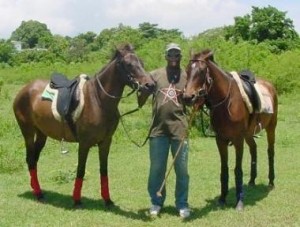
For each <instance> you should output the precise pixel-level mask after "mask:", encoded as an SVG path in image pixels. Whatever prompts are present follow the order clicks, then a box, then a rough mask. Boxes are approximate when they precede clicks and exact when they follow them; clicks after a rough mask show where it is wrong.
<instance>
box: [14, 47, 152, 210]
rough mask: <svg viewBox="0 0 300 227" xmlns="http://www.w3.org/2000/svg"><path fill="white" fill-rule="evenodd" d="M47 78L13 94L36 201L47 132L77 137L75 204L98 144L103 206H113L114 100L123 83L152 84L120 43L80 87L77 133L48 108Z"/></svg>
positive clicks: (138, 86)
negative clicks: (110, 161)
mask: <svg viewBox="0 0 300 227" xmlns="http://www.w3.org/2000/svg"><path fill="white" fill-rule="evenodd" d="M48 83H49V81H46V80H35V81H34V82H32V83H29V84H28V85H26V86H25V87H23V88H22V89H21V91H20V92H19V93H18V94H17V96H16V98H15V100H14V104H13V109H14V113H15V117H16V119H17V122H18V124H19V127H20V129H21V132H22V134H23V137H24V140H25V146H26V162H27V165H28V170H29V173H30V177H31V187H32V189H33V193H34V195H35V196H36V198H37V199H38V200H40V199H43V193H42V190H41V187H40V184H39V180H38V176H37V162H38V160H39V156H40V152H41V151H42V149H43V147H44V145H45V143H46V139H47V137H48V136H49V137H51V138H53V139H56V140H65V141H67V142H78V144H79V148H78V165H77V174H76V179H75V184H74V190H73V200H74V205H75V206H80V205H81V188H82V183H83V178H84V175H85V166H86V161H87V156H88V152H89V149H90V148H91V147H92V146H94V145H97V146H98V149H99V162H100V163H99V164H100V182H101V196H102V199H103V200H104V202H105V205H106V206H108V205H113V202H112V200H111V198H110V193H109V185H108V171H107V162H108V161H107V159H108V154H109V149H110V145H111V142H112V136H113V134H114V132H115V130H116V128H117V125H118V122H119V118H120V114H119V110H118V104H119V101H120V99H121V98H122V93H123V90H124V88H125V85H128V86H130V87H131V88H132V89H133V90H141V89H150V90H151V88H152V87H153V85H154V83H153V81H152V79H150V76H148V75H147V74H146V72H145V70H144V68H143V66H142V64H141V61H140V60H139V58H138V57H137V56H136V54H135V53H134V50H133V48H132V46H131V45H130V44H126V45H123V46H121V47H119V48H118V49H117V50H116V52H115V55H114V57H113V58H112V60H111V61H110V62H109V63H108V64H107V65H106V66H105V67H103V69H102V70H101V71H100V72H98V73H96V74H95V76H94V77H93V78H91V79H90V80H88V81H87V82H86V83H85V85H84V87H83V93H84V107H83V110H82V113H81V115H80V116H79V118H78V120H77V121H76V122H75V131H76V138H75V136H74V133H72V130H71V129H70V128H69V127H68V125H67V124H66V122H59V121H57V120H56V119H55V118H54V116H53V114H52V111H51V102H50V101H46V100H43V99H42V93H43V91H44V89H45V87H46V85H47V84H48Z"/></svg>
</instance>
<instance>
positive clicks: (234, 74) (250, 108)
mask: <svg viewBox="0 0 300 227" xmlns="http://www.w3.org/2000/svg"><path fill="white" fill-rule="evenodd" d="M230 74H231V75H232V76H233V78H234V80H235V81H236V83H237V85H238V87H239V89H240V92H241V95H242V98H243V100H244V102H245V104H246V106H247V109H248V110H249V113H252V112H253V106H252V103H251V102H250V99H249V97H248V95H247V94H246V92H245V90H244V87H243V84H242V81H241V78H240V76H239V74H238V73H237V72H230Z"/></svg>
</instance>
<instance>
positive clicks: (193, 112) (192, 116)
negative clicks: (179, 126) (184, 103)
mask: <svg viewBox="0 0 300 227" xmlns="http://www.w3.org/2000/svg"><path fill="white" fill-rule="evenodd" d="M195 113H196V108H193V110H192V113H191V116H190V118H189V120H188V131H189V129H190V128H191V125H192V122H193V119H194V117H195ZM184 141H185V136H183V137H182V139H181V141H180V144H179V146H178V148H177V151H176V153H175V155H174V157H173V160H172V163H171V165H170V167H169V169H168V172H167V174H166V176H165V178H164V181H163V182H162V184H161V186H160V188H159V190H158V191H157V192H156V195H157V196H158V197H162V193H161V192H162V190H163V188H164V187H165V185H166V182H167V179H168V177H169V175H170V172H171V170H172V168H173V166H174V163H175V161H176V158H177V156H178V154H179V152H180V151H181V147H182V145H183V143H184Z"/></svg>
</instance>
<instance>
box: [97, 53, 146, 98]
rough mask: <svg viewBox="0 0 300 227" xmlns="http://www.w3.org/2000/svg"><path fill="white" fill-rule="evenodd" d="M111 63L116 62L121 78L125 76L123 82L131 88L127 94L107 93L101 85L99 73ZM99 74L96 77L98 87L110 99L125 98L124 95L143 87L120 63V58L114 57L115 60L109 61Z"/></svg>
mask: <svg viewBox="0 0 300 227" xmlns="http://www.w3.org/2000/svg"><path fill="white" fill-rule="evenodd" d="M123 58H124V56H123ZM112 64H117V67H118V70H119V72H120V73H121V75H122V78H125V79H126V81H125V83H126V84H128V85H129V86H130V87H131V88H132V91H131V92H129V93H128V94H127V95H125V96H115V95H111V94H109V93H108V92H107V91H106V90H105V89H104V87H103V85H102V83H101V81H100V77H101V75H103V74H104V73H105V72H106V70H107V69H108V68H109V67H110V66H111V65H112ZM101 75H100V76H97V77H96V80H97V83H98V85H99V87H100V89H101V90H102V91H103V93H104V94H105V95H106V96H108V97H110V98H112V99H122V98H126V97H128V96H130V95H131V94H132V93H134V92H135V91H139V90H141V89H142V88H143V85H141V84H140V83H139V82H138V81H137V80H136V79H135V78H134V76H133V75H132V73H131V72H130V71H129V70H127V69H126V67H125V66H124V63H122V62H121V60H120V59H115V60H113V61H111V62H110V63H109V64H108V65H107V66H106V68H105V69H104V70H103V71H102V73H101Z"/></svg>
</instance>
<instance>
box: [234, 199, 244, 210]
mask: <svg viewBox="0 0 300 227" xmlns="http://www.w3.org/2000/svg"><path fill="white" fill-rule="evenodd" d="M235 209H236V210H237V211H243V210H244V203H243V202H242V201H241V200H240V201H238V203H237V204H236V207H235Z"/></svg>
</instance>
